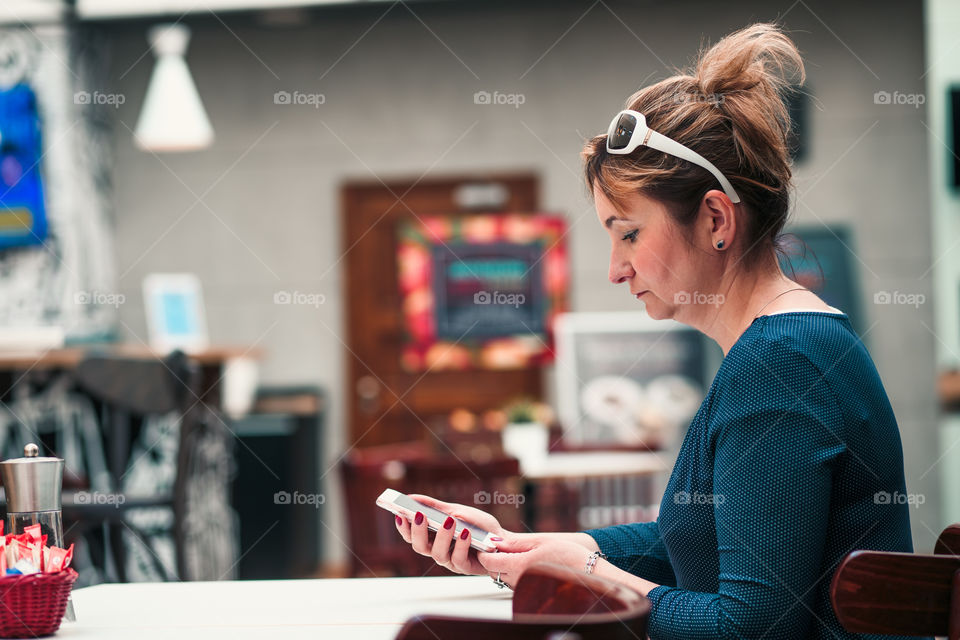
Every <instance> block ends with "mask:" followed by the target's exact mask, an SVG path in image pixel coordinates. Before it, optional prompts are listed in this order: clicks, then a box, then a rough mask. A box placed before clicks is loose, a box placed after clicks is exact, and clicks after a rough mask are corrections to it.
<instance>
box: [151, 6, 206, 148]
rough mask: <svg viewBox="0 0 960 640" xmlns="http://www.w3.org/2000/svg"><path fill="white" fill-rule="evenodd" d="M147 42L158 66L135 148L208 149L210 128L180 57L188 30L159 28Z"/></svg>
mask: <svg viewBox="0 0 960 640" xmlns="http://www.w3.org/2000/svg"><path fill="white" fill-rule="evenodd" d="M148 38H149V40H150V46H151V47H153V51H154V53H155V54H156V56H157V66H156V67H155V68H154V70H153V75H152V76H151V77H150V84H149V85H148V86H147V95H146V97H145V98H144V101H143V107H142V109H141V111H140V118H139V119H138V120H137V127H136V131H135V138H136V144H137V146H138V147H140V148H141V149H144V150H146V151H163V152H170V151H196V150H198V149H203V148H205V147H208V146H210V144H211V143H212V142H213V127H211V126H210V119H209V118H207V112H206V111H204V109H203V103H202V102H200V95H199V94H198V93H197V87H196V85H195V84H194V83H193V78H191V77H190V70H189V69H187V63H186V61H185V60H184V57H183V56H184V54H185V53H186V51H187V44H188V43H189V42H190V29H189V28H187V27H186V26H185V25H182V24H162V25H158V26H156V27H153V28H152V29H150V32H149V34H148Z"/></svg>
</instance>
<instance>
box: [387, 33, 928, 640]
mask: <svg viewBox="0 0 960 640" xmlns="http://www.w3.org/2000/svg"><path fill="white" fill-rule="evenodd" d="M792 74H795V75H796V76H798V78H799V79H800V81H801V82H802V80H803V63H802V61H801V59H800V55H799V53H798V51H797V49H796V46H795V45H794V44H793V42H792V41H791V40H790V39H789V38H788V37H786V36H785V35H784V34H783V33H782V32H781V31H780V30H779V29H778V28H777V27H776V26H773V25H768V24H757V25H754V26H751V27H748V28H746V29H744V30H741V31H738V32H736V33H733V34H731V35H729V36H728V37H726V38H724V39H723V40H721V41H720V42H719V43H717V44H716V45H715V46H713V47H712V48H710V49H709V50H707V51H705V52H703V53H702V54H701V56H700V59H699V61H698V63H697V65H696V68H695V69H693V70H692V71H691V73H690V75H679V76H674V77H672V78H669V79H667V80H664V81H662V82H659V83H657V84H655V85H653V86H650V87H647V88H645V89H643V90H641V91H639V92H638V93H636V94H635V95H633V96H632V97H631V98H630V100H629V101H628V111H625V112H621V113H620V114H617V116H616V117H615V118H614V122H613V123H612V124H611V127H610V130H609V131H608V134H607V135H605V136H598V137H596V138H594V139H592V140H591V141H589V142H588V143H587V145H586V148H585V150H584V157H585V167H586V181H587V184H588V185H589V187H590V189H591V190H592V193H593V197H594V200H595V203H596V209H597V214H598V217H599V220H600V222H601V224H603V226H604V227H605V228H606V230H607V231H608V233H609V235H610V239H611V242H612V246H613V248H612V252H611V258H610V272H609V277H610V281H611V282H613V283H617V284H620V283H622V284H625V285H626V286H627V288H629V290H630V294H631V295H634V296H636V297H637V298H638V299H640V300H642V301H643V302H644V304H645V307H646V310H647V313H648V314H649V315H650V316H652V317H654V318H673V319H675V320H677V321H679V322H683V323H685V324H688V325H690V326H692V327H695V328H697V329H698V330H700V331H702V332H703V333H705V334H706V335H708V336H710V337H711V338H713V339H714V340H715V341H716V342H717V343H718V344H719V345H720V346H721V347H722V348H723V352H724V361H723V363H722V365H721V367H720V369H719V371H718V372H717V375H716V377H715V379H714V380H713V383H712V385H711V386H710V389H709V391H708V392H707V395H706V397H705V398H704V400H703V404H702V405H701V407H700V409H699V411H698V413H697V414H696V416H695V417H694V419H693V421H692V423H691V424H690V427H689V429H688V431H687V434H686V437H685V439H684V441H683V444H682V446H681V448H680V451H679V454H678V457H677V461H676V464H675V466H674V469H673V473H672V475H671V477H670V480H669V482H668V485H667V488H666V492H665V494H664V496H663V500H662V503H661V506H660V512H659V517H658V519H657V520H656V521H655V522H642V523H635V524H627V525H619V526H612V527H605V528H601V529H593V530H590V531H585V532H580V533H540V534H519V533H514V532H510V531H505V530H504V529H503V528H502V527H501V526H500V524H499V523H498V522H497V521H496V519H495V518H493V517H492V516H490V515H489V514H486V513H484V512H482V511H479V510H477V509H473V508H470V507H466V506H463V505H454V504H446V503H442V502H438V501H435V500H432V499H429V498H425V497H421V499H423V500H424V501H426V502H429V503H430V504H433V505H434V506H436V507H437V508H439V509H441V510H442V511H445V512H447V513H449V514H451V515H453V516H455V517H458V518H462V519H463V520H466V521H469V522H473V523H475V524H477V525H479V526H481V527H483V528H485V529H487V530H489V531H492V532H494V533H496V534H497V535H498V536H499V537H500V538H502V540H501V541H500V542H499V545H498V546H499V553H480V554H476V553H475V552H472V551H470V549H469V540H460V539H458V540H452V536H453V534H452V531H453V529H452V528H448V529H443V530H441V531H439V532H438V533H437V534H436V536H435V538H434V539H433V541H432V542H431V540H430V537H429V536H428V532H427V526H426V524H424V523H423V519H422V515H420V514H417V517H416V518H415V519H414V521H413V522H410V521H408V520H406V519H404V518H398V519H397V528H398V529H399V531H400V534H401V535H402V536H403V538H404V539H405V540H407V541H408V542H410V543H411V544H412V545H413V548H414V550H415V551H417V552H418V553H421V554H424V555H430V556H432V557H433V558H434V559H435V560H436V562H437V563H438V564H440V565H442V566H444V567H446V568H448V569H450V570H451V571H454V572H457V573H465V574H487V575H490V576H492V577H495V578H498V579H501V580H503V581H504V582H506V583H507V584H514V583H515V582H516V580H517V578H518V577H519V576H520V575H521V574H522V573H523V571H524V570H525V569H526V567H528V566H530V565H531V564H532V563H536V562H544V561H548V562H554V563H560V564H564V565H567V566H570V567H572V568H575V569H577V570H578V571H586V572H588V573H591V572H592V573H595V574H597V575H600V576H605V577H608V578H612V579H614V580H618V581H620V582H622V583H624V584H626V585H629V586H631V587H633V588H634V589H636V590H638V591H639V592H641V593H643V594H644V595H646V596H647V597H648V598H649V599H650V600H651V602H652V604H653V608H652V613H651V617H650V622H649V634H650V637H651V638H653V639H654V640H661V639H667V638H671V639H672V638H678V639H679V638H682V639H683V640H695V639H697V638H760V637H765V638H771V639H773V638H776V639H782V638H837V637H840V638H847V637H853V636H852V635H851V634H849V633H846V632H845V631H844V630H843V629H842V628H841V627H840V625H839V623H838V621H837V619H836V617H835V616H834V614H833V610H832V607H831V604H830V597H829V585H830V580H831V578H832V575H833V571H834V570H835V568H836V566H837V564H838V562H839V560H840V559H841V558H842V557H843V556H844V555H845V554H846V553H847V552H849V551H851V550H853V549H879V550H887V551H907V552H909V551H912V543H911V538H910V518H909V513H908V507H907V505H906V504H904V502H903V501H902V500H900V499H897V498H896V496H904V495H905V493H906V487H905V482H904V474H903V454H902V448H901V443H900V435H899V431H898V428H897V423H896V420H895V418H894V415H893V411H892V410H891V407H890V403H889V401H888V399H887V396H886V393H885V391H884V388H883V384H882V383H881V380H880V377H879V375H878V374H877V371H876V369H875V367H874V365H873V362H872V361H871V359H870V356H869V355H868V353H867V351H866V349H865V348H864V346H863V344H862V343H861V342H860V340H859V339H858V337H857V335H856V334H855V333H854V331H853V329H852V327H851V326H850V322H849V320H848V318H847V316H846V315H845V314H844V313H843V312H842V311H840V310H838V309H835V308H833V307H831V306H829V305H827V304H825V303H824V302H823V301H822V300H821V299H820V298H818V297H817V296H816V295H815V294H814V293H813V292H811V291H810V290H808V289H806V288H805V287H802V286H800V285H798V284H797V283H796V282H794V281H792V280H790V279H789V278H788V277H787V276H786V275H785V274H784V273H783V272H782V271H781V269H780V267H779V264H778V261H777V250H778V239H779V234H780V232H781V230H782V229H783V227H784V223H785V222H786V219H787V212H788V205H789V190H790V187H791V184H790V181H791V171H790V162H789V156H788V149H787V142H786V136H787V132H788V130H789V116H788V113H787V111H786V109H785V107H784V103H783V101H782V99H781V96H782V94H783V92H784V90H786V89H787V88H788V86H789V82H790V79H791V75H792ZM644 118H645V121H646V125H647V126H648V127H649V130H648V129H646V128H645V127H644ZM447 525H448V526H450V525H452V521H449V522H448V523H447ZM431 535H432V534H431Z"/></svg>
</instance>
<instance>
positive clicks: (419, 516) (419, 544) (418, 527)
mask: <svg viewBox="0 0 960 640" xmlns="http://www.w3.org/2000/svg"><path fill="white" fill-rule="evenodd" d="M410 543H411V544H412V545H413V550H414V551H416V552H417V553H419V554H420V555H422V556H429V555H430V537H429V534H428V529H427V519H426V518H425V517H424V515H423V513H422V512H420V511H417V513H416V515H414V517H413V522H412V523H410Z"/></svg>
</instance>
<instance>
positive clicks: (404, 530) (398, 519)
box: [393, 516, 411, 544]
mask: <svg viewBox="0 0 960 640" xmlns="http://www.w3.org/2000/svg"><path fill="white" fill-rule="evenodd" d="M393 522H394V524H396V525H397V531H399V532H400V537H401V538H403V539H404V541H405V542H406V543H407V544H410V542H411V538H410V521H409V520H407V519H406V518H404V517H403V516H394V519H393Z"/></svg>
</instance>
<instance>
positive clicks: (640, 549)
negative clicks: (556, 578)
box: [584, 521, 677, 586]
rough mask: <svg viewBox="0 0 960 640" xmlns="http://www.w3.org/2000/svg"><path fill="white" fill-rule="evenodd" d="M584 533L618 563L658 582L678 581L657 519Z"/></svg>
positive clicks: (666, 583) (627, 569)
mask: <svg viewBox="0 0 960 640" xmlns="http://www.w3.org/2000/svg"><path fill="white" fill-rule="evenodd" d="M584 533H587V534H589V535H590V536H592V537H593V539H594V540H596V541H597V545H598V546H599V547H600V551H602V552H603V553H605V554H606V555H607V559H608V560H609V561H610V562H611V563H612V564H613V565H615V566H616V567H619V568H620V569H623V570H624V571H626V572H628V573H632V574H633V575H636V576H640V577H641V578H644V579H645V580H650V581H651V582H656V583H657V584H664V585H670V586H674V585H676V584H677V578H676V576H675V575H674V573H673V568H672V567H671V566H670V558H669V557H668V556H667V549H666V547H665V546H664V544H663V539H662V538H661V537H660V529H659V527H658V525H657V523H656V521H654V522H637V523H634V524H620V525H615V526H612V527H603V528H601V529H590V530H588V531H585V532H584Z"/></svg>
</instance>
